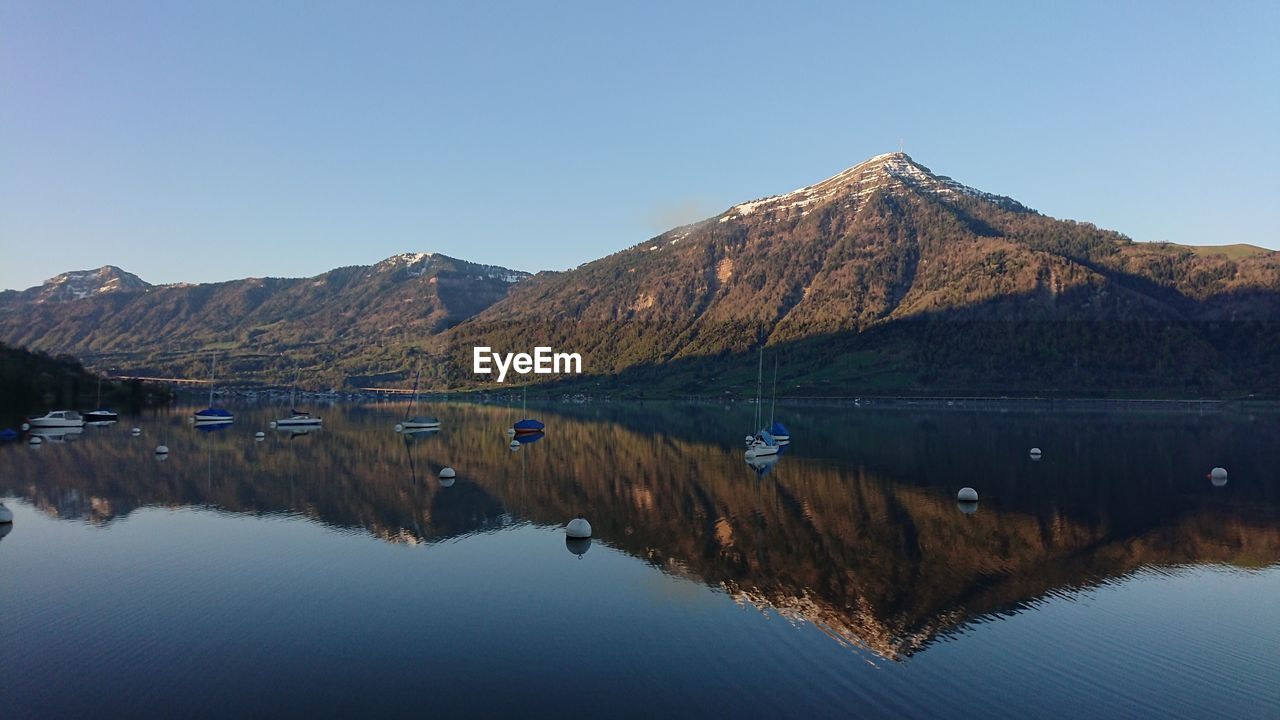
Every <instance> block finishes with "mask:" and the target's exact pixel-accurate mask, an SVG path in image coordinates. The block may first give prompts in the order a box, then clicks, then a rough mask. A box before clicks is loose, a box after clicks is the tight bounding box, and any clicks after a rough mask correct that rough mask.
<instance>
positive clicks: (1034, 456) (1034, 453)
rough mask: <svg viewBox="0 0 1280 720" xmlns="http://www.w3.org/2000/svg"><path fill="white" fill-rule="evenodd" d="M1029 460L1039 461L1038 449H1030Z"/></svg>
mask: <svg viewBox="0 0 1280 720" xmlns="http://www.w3.org/2000/svg"><path fill="white" fill-rule="evenodd" d="M1031 459H1032V460H1039V459H1040V448H1031Z"/></svg>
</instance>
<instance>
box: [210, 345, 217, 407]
mask: <svg viewBox="0 0 1280 720" xmlns="http://www.w3.org/2000/svg"><path fill="white" fill-rule="evenodd" d="M217 365H218V358H217V356H214V355H210V356H209V407H213V369H214V368H215V367H217Z"/></svg>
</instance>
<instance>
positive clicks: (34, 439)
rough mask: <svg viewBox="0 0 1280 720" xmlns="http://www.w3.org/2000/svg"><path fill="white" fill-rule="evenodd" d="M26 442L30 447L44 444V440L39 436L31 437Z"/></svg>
mask: <svg viewBox="0 0 1280 720" xmlns="http://www.w3.org/2000/svg"><path fill="white" fill-rule="evenodd" d="M27 442H30V443H31V444H32V445H39V444H41V443H43V442H44V438H42V437H40V436H39V435H32V436H31V439H30V440H28V441H27Z"/></svg>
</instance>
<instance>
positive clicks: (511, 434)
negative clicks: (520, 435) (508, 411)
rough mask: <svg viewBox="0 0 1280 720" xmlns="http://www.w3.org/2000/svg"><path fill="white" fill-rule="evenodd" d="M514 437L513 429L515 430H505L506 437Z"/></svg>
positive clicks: (514, 431)
mask: <svg viewBox="0 0 1280 720" xmlns="http://www.w3.org/2000/svg"><path fill="white" fill-rule="evenodd" d="M515 436H516V429H515V428H507V437H515Z"/></svg>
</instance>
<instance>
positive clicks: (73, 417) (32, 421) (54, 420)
mask: <svg viewBox="0 0 1280 720" xmlns="http://www.w3.org/2000/svg"><path fill="white" fill-rule="evenodd" d="M27 424H29V425H30V426H31V427H33V428H72V427H75V428H78V427H84V416H82V415H81V414H80V413H78V412H76V411H75V410H52V411H50V412H48V413H45V414H44V415H42V416H40V417H38V418H27Z"/></svg>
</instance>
